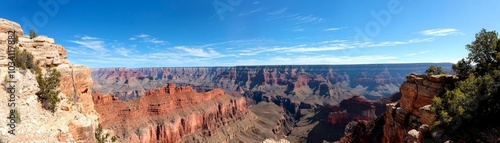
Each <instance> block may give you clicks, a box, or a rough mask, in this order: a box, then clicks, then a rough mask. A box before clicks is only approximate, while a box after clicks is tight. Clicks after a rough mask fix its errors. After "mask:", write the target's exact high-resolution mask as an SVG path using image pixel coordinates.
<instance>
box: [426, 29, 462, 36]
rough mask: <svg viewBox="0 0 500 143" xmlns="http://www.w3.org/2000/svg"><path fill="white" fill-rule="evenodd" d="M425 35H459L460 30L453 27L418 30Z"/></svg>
mask: <svg viewBox="0 0 500 143" xmlns="http://www.w3.org/2000/svg"><path fill="white" fill-rule="evenodd" d="M419 33H420V34H422V35H425V36H450V35H460V34H462V32H460V31H458V30H457V29H453V28H440V29H430V30H424V31H420V32H419Z"/></svg>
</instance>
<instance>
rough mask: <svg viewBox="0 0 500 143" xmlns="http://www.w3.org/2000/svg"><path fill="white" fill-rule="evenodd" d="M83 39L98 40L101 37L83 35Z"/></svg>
mask: <svg viewBox="0 0 500 143" xmlns="http://www.w3.org/2000/svg"><path fill="white" fill-rule="evenodd" d="M81 39H82V40H97V39H99V38H96V37H90V36H83V37H82V38H81Z"/></svg>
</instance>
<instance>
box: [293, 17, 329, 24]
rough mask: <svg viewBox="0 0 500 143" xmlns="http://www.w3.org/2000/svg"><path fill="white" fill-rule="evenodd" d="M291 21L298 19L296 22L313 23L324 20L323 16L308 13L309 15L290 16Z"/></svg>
mask: <svg viewBox="0 0 500 143" xmlns="http://www.w3.org/2000/svg"><path fill="white" fill-rule="evenodd" d="M290 20H291V21H296V24H302V23H313V22H321V21H323V18H320V17H316V16H313V15H308V16H300V15H299V16H294V17H292V18H290Z"/></svg>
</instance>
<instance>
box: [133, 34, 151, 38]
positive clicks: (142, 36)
mask: <svg viewBox="0 0 500 143" xmlns="http://www.w3.org/2000/svg"><path fill="white" fill-rule="evenodd" d="M136 37H139V38H146V37H149V35H147V34H140V35H137V36H136Z"/></svg>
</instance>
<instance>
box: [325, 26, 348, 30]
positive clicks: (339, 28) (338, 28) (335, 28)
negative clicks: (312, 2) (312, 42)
mask: <svg viewBox="0 0 500 143" xmlns="http://www.w3.org/2000/svg"><path fill="white" fill-rule="evenodd" d="M344 28H345V27H333V28H326V29H323V31H337V30H341V29H344Z"/></svg>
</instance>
